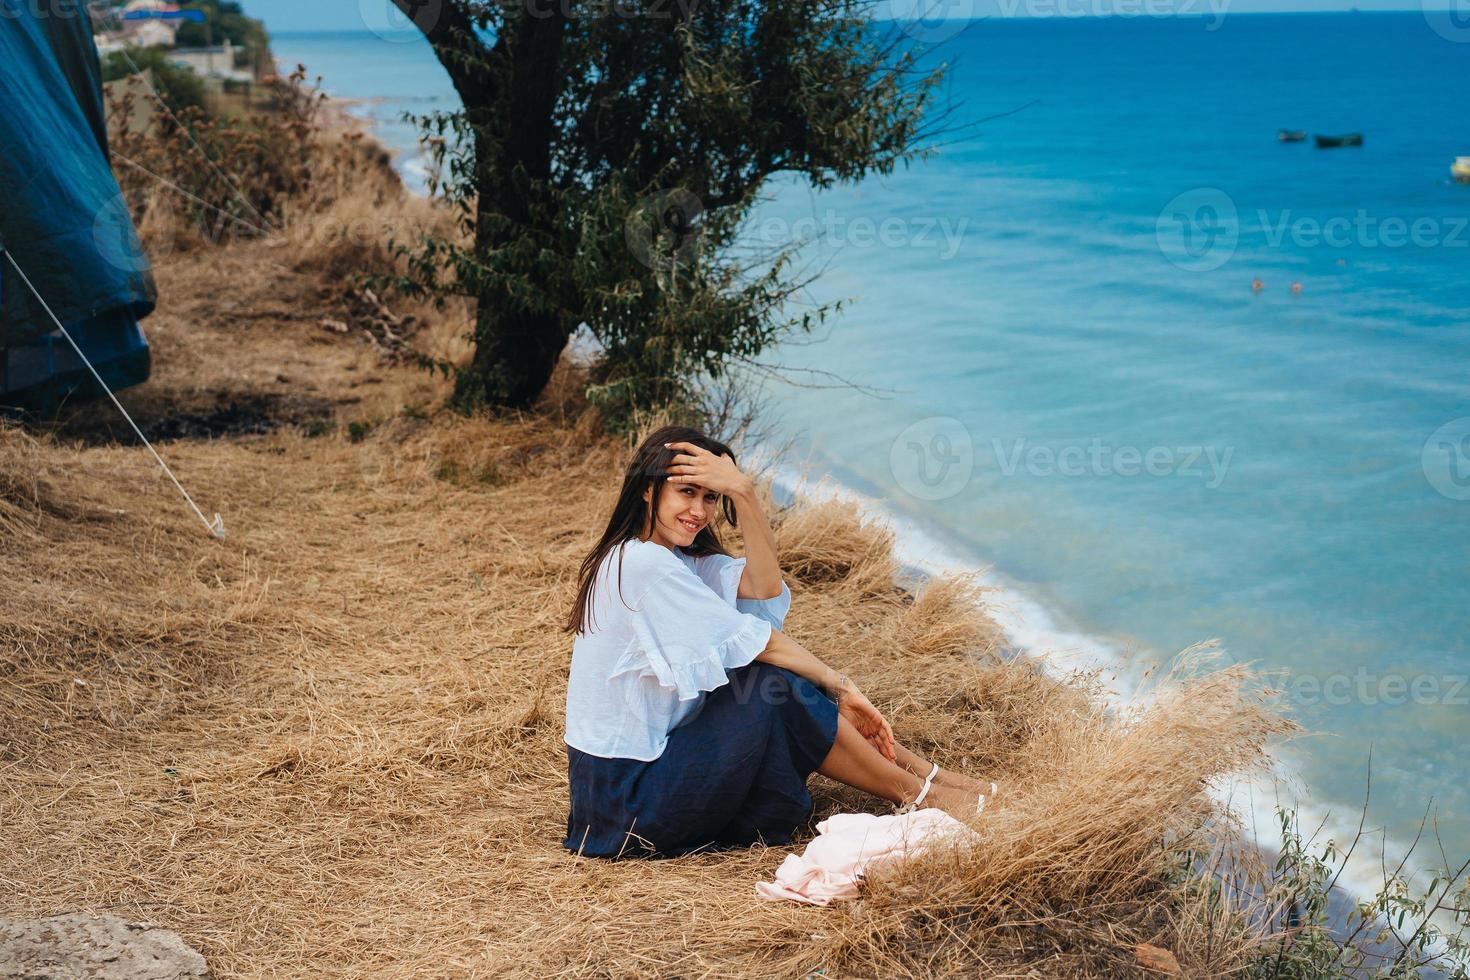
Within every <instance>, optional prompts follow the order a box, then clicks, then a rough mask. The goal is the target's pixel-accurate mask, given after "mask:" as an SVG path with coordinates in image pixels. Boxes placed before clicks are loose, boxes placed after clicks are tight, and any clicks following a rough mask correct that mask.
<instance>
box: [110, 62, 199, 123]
mask: <svg viewBox="0 0 1470 980" xmlns="http://www.w3.org/2000/svg"><path fill="white" fill-rule="evenodd" d="M141 71H148V72H151V73H152V75H153V85H154V87H155V88H156V89H157V90H158V94H159V96H161V97H162V98H163V101H164V103H165V104H167V105H168V107H169V108H170V109H172V110H173V111H174V112H178V111H180V110H182V109H187V108H194V109H203V108H204V80H203V79H202V78H200V77H199V76H198V75H196V74H194V71H193V69H190V68H184V67H180V66H178V65H175V64H173V63H171V62H170V61H169V59H168V51H167V50H165V49H164V48H159V47H153V48H135V47H129V48H126V49H124V50H122V51H113V52H110V53H109V54H108V55H107V57H105V58H103V59H102V80H103V81H104V82H114V81H117V80H118V79H120V78H127V77H128V76H129V75H135V74H137V73H138V72H141Z"/></svg>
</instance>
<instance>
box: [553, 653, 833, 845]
mask: <svg viewBox="0 0 1470 980" xmlns="http://www.w3.org/2000/svg"><path fill="white" fill-rule="evenodd" d="M729 678H730V680H729V683H727V684H725V685H724V686H722V687H718V688H716V689H715V690H713V691H710V692H709V693H707V694H706V695H705V696H704V701H703V703H702V704H701V705H700V707H699V709H698V710H697V711H696V712H695V713H694V714H693V715H692V716H691V717H689V718H688V719H686V720H685V721H684V723H683V724H681V725H680V726H679V727H677V728H675V729H674V730H673V731H672V732H670V733H669V740H668V744H667V745H666V746H665V747H664V751H663V754H662V755H660V756H659V757H658V758H657V759H654V760H653V761H651V762H643V761H640V760H638V759H608V758H603V757H602V756H596V755H588V754H587V753H585V752H582V751H580V750H579V749H575V748H573V747H572V746H570V745H568V746H567V776H568V780H569V782H570V788H571V811H570V812H569V813H568V814H567V836H566V839H565V840H563V841H562V846H563V847H565V848H566V849H567V850H569V851H575V852H578V853H581V854H584V855H587V856H589V857H606V858H616V857H674V856H676V855H680V854H691V853H693V852H695V851H717V850H727V849H730V848H736V847H749V846H750V845H751V844H755V843H758V842H760V843H766V844H788V843H790V842H791V838H792V835H793V834H794V833H795V832H796V831H798V830H800V829H801V827H802V826H803V825H804V824H805V823H806V822H807V820H809V819H810V817H811V811H812V798H811V794H810V793H808V792H807V787H806V781H807V777H808V776H810V775H811V774H812V773H813V772H815V771H816V770H817V767H819V766H820V765H821V764H822V760H823V759H825V758H826V757H827V753H828V752H830V751H831V749H832V745H833V743H835V742H836V741H837V704H836V702H834V701H833V700H832V699H831V698H830V697H828V696H827V694H826V693H825V692H823V691H822V689H821V688H819V687H817V686H816V685H815V684H813V683H812V682H811V681H809V680H807V679H806V678H804V677H801V676H799V675H797V674H795V673H792V672H791V671H789V670H786V669H785V668H782V667H773V666H771V665H770V664H766V663H762V662H759V661H756V662H753V663H750V664H747V665H746V666H744V667H738V668H736V669H734V670H731V671H729Z"/></svg>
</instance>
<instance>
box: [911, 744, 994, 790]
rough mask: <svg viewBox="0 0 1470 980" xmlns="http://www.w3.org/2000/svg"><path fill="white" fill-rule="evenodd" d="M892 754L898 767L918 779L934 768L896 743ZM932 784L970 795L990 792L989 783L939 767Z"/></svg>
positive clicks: (915, 753) (926, 760) (924, 759)
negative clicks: (959, 790) (952, 788)
mask: <svg viewBox="0 0 1470 980" xmlns="http://www.w3.org/2000/svg"><path fill="white" fill-rule="evenodd" d="M893 753H894V755H896V756H898V764H899V765H900V766H902V767H903V768H905V769H907V770H908V771H909V772H911V773H913V774H914V775H916V776H918V777H919V778H920V779H923V778H924V777H925V776H927V775H929V770H930V769H933V768H934V764H933V763H932V762H930V761H929V760H928V759H926V758H924V757H923V756H921V755H919V753H917V752H914V751H913V750H911V749H907V748H905V747H904V746H902V745H900V744H898V743H897V742H896V741H895V742H894V745H893ZM934 782H936V783H938V784H939V785H940V786H952V787H954V788H955V789H962V790H967V791H968V792H971V793H986V794H989V792H990V783H989V782H983V783H982V782H981V781H980V780H978V779H971V778H970V777H969V776H966V775H963V774H962V773H957V772H951V771H950V770H948V769H945V768H943V767H940V770H939V775H937V776H935V777H934Z"/></svg>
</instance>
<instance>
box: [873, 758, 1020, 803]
mask: <svg viewBox="0 0 1470 980" xmlns="http://www.w3.org/2000/svg"><path fill="white" fill-rule="evenodd" d="M933 765H934V768H933V769H930V770H929V775H927V776H925V777H924V786H923V788H922V789H920V790H919V795H918V796H916V797H914V798H913V799H912V800H909V801H908V802H907V803H905V804H904V805H903V806H901V807H898V808H897V812H899V813H912V812H914V811H915V810H917V809H918V808H919V805H920V804H921V803H923V802H924V798H925V797H926V796H928V795H929V787H931V786H933V785H934V777H935V776H937V775H939V763H937V762H936V763H933ZM999 789H1000V787H998V786H996V784H995V783H994V782H992V783H991V784H990V795H991V796H994V795H995V794H996V793H997V792H998V791H999ZM978 796H979V798H978V799H976V800H975V816H977V817H978V816H979V815H980V814H981V813H983V812H984V810H985V798H986V794H984V793H980V794H978Z"/></svg>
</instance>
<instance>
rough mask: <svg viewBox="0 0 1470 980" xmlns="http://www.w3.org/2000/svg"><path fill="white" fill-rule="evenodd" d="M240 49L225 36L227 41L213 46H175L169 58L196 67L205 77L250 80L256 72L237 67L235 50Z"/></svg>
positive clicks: (198, 72) (177, 63)
mask: <svg viewBox="0 0 1470 980" xmlns="http://www.w3.org/2000/svg"><path fill="white" fill-rule="evenodd" d="M236 50H238V49H237V48H236V47H235V46H234V45H233V44H231V43H230V39H229V38H225V43H224V44H221V45H219V46H217V47H213V48H175V49H174V50H172V51H170V52H169V54H168V60H169V61H171V62H173V63H174V64H176V65H182V66H184V67H186V68H192V69H194V71H195V73H196V74H199V75H203V76H204V77H205V78H226V79H230V80H231V81H239V82H248V81H251V80H252V79H253V78H254V77H255V76H254V73H252V72H250V71H248V70H245V69H240V68H236V67H235V52H236Z"/></svg>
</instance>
